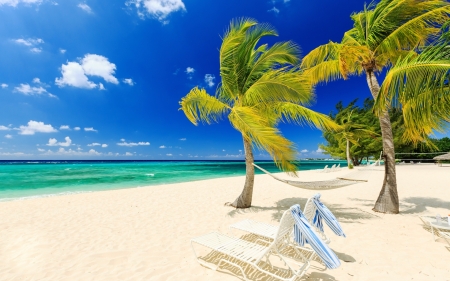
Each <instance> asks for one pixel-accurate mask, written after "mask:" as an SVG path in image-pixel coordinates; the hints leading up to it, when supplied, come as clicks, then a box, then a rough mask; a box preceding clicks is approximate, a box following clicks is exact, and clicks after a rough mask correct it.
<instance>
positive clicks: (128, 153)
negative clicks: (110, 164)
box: [125, 152, 133, 156]
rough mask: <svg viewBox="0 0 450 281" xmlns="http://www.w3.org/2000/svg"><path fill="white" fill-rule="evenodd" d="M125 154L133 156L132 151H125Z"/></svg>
mask: <svg viewBox="0 0 450 281" xmlns="http://www.w3.org/2000/svg"><path fill="white" fill-rule="evenodd" d="M125 156H133V153H131V152H127V153H125Z"/></svg>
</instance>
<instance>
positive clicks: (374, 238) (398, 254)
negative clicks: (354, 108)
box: [0, 165, 450, 281]
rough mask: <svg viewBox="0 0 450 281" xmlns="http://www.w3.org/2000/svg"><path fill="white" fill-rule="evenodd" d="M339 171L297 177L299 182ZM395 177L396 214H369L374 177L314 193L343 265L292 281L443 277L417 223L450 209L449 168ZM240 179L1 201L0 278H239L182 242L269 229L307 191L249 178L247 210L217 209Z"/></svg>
mask: <svg viewBox="0 0 450 281" xmlns="http://www.w3.org/2000/svg"><path fill="white" fill-rule="evenodd" d="M347 173H348V170H342V171H339V172H334V173H327V174H324V173H318V172H317V171H305V172H301V173H300V178H301V180H304V181H308V180H324V179H331V178H334V177H336V176H342V175H345V174H347ZM397 173H398V191H399V195H400V202H401V214H400V215H383V214H379V213H374V212H373V211H372V210H371V209H372V207H373V204H374V200H375V199H376V198H377V196H378V193H379V191H380V187H381V182H382V179H383V172H382V171H374V172H373V174H372V176H371V178H370V181H369V182H368V183H361V184H356V185H352V186H347V187H343V188H340V189H335V190H330V191H321V194H322V201H323V202H324V203H325V204H326V205H327V206H328V207H329V209H330V210H331V211H332V212H333V213H334V214H335V215H336V217H337V218H338V219H339V220H340V222H341V224H342V227H343V229H344V231H345V233H346V234H347V238H341V237H337V236H335V235H334V234H332V233H331V232H330V230H329V229H326V232H327V233H328V234H329V236H330V237H331V239H332V242H331V244H330V247H331V248H332V249H333V250H334V251H335V252H336V254H337V255H338V256H339V258H340V259H341V260H342V265H341V267H339V268H338V269H335V270H326V271H321V270H320V269H319V268H318V267H312V268H310V270H309V271H308V273H307V274H306V275H305V276H304V277H303V278H302V279H300V280H450V251H449V250H448V245H447V244H446V243H445V242H444V240H438V241H437V242H433V240H432V235H431V233H430V232H427V231H426V230H425V229H423V227H422V224H421V221H420V220H419V218H418V216H421V215H430V216H435V215H436V214H437V213H440V214H441V215H442V216H443V215H447V214H448V213H449V212H450V167H441V168H439V167H437V166H435V165H405V166H398V168H397ZM280 176H282V177H286V176H285V175H283V174H280ZM243 183H244V177H232V178H221V179H214V180H204V181H196V182H189V183H181V184H171V185H161V186H150V187H145V188H136V189H125V190H114V191H104V192H95V193H87V194H76V195H68V196H58V197H50V198H40V199H31V200H23V201H11V202H3V203H0V280H8V281H12V280H21V281H23V280H239V279H240V278H239V276H237V275H236V274H235V273H230V272H229V271H226V270H224V271H213V270H210V269H208V268H205V267H203V266H201V265H200V264H198V263H197V261H196V259H195V258H194V254H193V252H192V250H191V246H190V239H191V238H193V237H196V236H200V235H203V234H206V233H209V232H211V231H219V232H222V233H226V234H230V235H234V236H240V235H242V234H243V233H239V232H237V231H233V230H231V229H229V227H228V226H229V225H230V224H232V223H235V222H238V221H240V220H242V219H247V218H251V219H255V220H259V221H263V222H268V223H272V224H277V223H278V221H279V219H280V217H281V215H282V213H283V211H285V210H286V209H288V208H289V207H290V206H291V205H293V204H296V203H300V205H301V207H302V208H303V205H304V204H305V202H306V200H307V198H308V197H310V196H312V195H313V194H314V193H315V192H313V191H309V190H304V189H299V188H295V187H291V186H289V185H286V184H283V183H281V182H277V181H275V180H273V179H272V178H270V177H269V176H267V175H258V176H256V181H255V189H254V197H253V206H254V207H252V208H250V209H246V210H235V209H233V208H230V207H226V206H224V203H225V202H227V201H232V200H233V199H235V197H236V196H237V195H239V193H240V192H241V190H242V186H243ZM446 246H447V247H446ZM254 276H256V277H255V278H254V279H253V280H273V279H271V278H268V277H267V276H264V275H261V274H256V275H254Z"/></svg>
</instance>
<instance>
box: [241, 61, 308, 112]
mask: <svg viewBox="0 0 450 281" xmlns="http://www.w3.org/2000/svg"><path fill="white" fill-rule="evenodd" d="M313 99H314V95H313V86H312V84H311V82H310V80H309V77H308V76H305V75H302V73H301V72H300V71H297V70H295V69H286V68H280V69H272V70H268V71H266V72H265V73H264V74H263V75H262V76H261V77H260V78H259V79H258V80H257V81H256V82H254V83H253V84H252V85H251V86H250V88H249V89H247V91H246V92H245V96H244V100H243V104H244V105H249V106H254V105H257V104H259V103H269V102H273V101H289V102H294V103H301V104H304V105H307V104H310V103H311V102H312V101H313Z"/></svg>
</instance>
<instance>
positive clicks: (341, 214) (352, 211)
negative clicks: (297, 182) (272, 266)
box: [228, 197, 378, 223]
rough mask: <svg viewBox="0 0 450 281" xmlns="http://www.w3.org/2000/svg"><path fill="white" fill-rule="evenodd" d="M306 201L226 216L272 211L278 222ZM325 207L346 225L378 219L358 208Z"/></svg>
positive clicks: (287, 201) (287, 200)
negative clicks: (362, 220)
mask: <svg viewBox="0 0 450 281" xmlns="http://www.w3.org/2000/svg"><path fill="white" fill-rule="evenodd" d="M306 201H307V199H305V198H299V197H292V198H285V199H281V200H279V201H276V202H275V206H273V207H260V206H252V207H250V208H247V209H234V210H232V211H230V212H228V215H229V216H231V217H234V216H236V215H242V214H247V213H258V212H264V211H274V213H272V219H273V220H275V221H280V219H281V216H282V215H283V213H284V212H285V211H286V210H288V209H289V208H290V207H291V206H292V205H295V204H300V207H303V206H305V204H306ZM325 205H326V206H327V207H328V209H330V211H331V212H332V213H333V214H334V215H335V216H336V218H337V219H338V220H340V221H343V222H347V223H360V222H359V221H358V220H360V219H374V218H378V216H377V215H375V214H371V213H369V212H366V211H363V210H361V209H359V208H355V207H346V206H343V205H341V204H327V203H325Z"/></svg>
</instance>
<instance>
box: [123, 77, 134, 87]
mask: <svg viewBox="0 0 450 281" xmlns="http://www.w3.org/2000/svg"><path fill="white" fill-rule="evenodd" d="M122 81H123V83H125V84H128V85H130V86H133V85H134V84H135V83H134V82H133V79H131V78H126V79H123V80H122Z"/></svg>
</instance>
